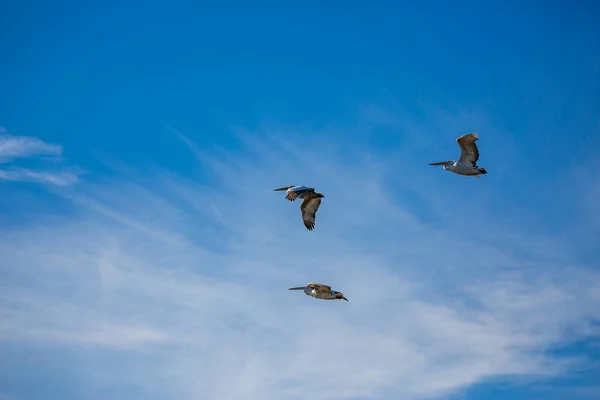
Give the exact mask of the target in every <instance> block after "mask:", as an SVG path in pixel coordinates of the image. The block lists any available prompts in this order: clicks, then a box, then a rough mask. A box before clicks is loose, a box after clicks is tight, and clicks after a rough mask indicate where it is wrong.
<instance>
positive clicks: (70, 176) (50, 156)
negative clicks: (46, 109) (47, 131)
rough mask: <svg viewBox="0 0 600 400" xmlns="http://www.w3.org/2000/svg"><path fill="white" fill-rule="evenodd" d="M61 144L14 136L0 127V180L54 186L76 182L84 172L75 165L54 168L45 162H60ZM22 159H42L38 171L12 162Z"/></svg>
mask: <svg viewBox="0 0 600 400" xmlns="http://www.w3.org/2000/svg"><path fill="white" fill-rule="evenodd" d="M62 154H63V149H62V146H60V145H57V144H51V143H46V142H44V141H42V140H40V139H38V138H36V137H29V136H15V135H11V134H9V133H8V131H7V130H6V129H5V128H2V127H0V164H4V165H5V166H3V167H2V168H1V169H0V180H4V181H14V182H37V183H42V184H51V185H57V186H69V185H72V184H74V183H76V182H77V181H78V178H79V176H80V175H81V174H83V173H84V172H85V171H84V170H83V169H81V168H79V167H76V166H70V167H67V168H62V169H56V167H54V168H47V167H46V166H45V164H48V163H51V164H57V163H61V162H62V161H63V159H62ZM23 159H30V160H31V159H34V160H36V161H43V163H42V164H41V165H42V168H43V169H42V170H40V169H37V170H35V169H32V168H28V167H23V166H17V165H14V164H16V163H18V162H19V161H20V160H23Z"/></svg>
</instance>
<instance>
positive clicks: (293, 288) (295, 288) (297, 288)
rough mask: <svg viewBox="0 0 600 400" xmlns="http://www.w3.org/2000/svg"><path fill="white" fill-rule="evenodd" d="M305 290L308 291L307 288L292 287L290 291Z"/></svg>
mask: <svg viewBox="0 0 600 400" xmlns="http://www.w3.org/2000/svg"><path fill="white" fill-rule="evenodd" d="M304 289H306V286H299V287H291V288H289V289H288V290H304Z"/></svg>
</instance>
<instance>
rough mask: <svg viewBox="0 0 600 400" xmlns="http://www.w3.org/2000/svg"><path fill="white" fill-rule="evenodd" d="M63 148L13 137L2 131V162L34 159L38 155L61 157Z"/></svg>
mask: <svg viewBox="0 0 600 400" xmlns="http://www.w3.org/2000/svg"><path fill="white" fill-rule="evenodd" d="M61 154H62V146H60V145H56V144H50V143H45V142H43V141H41V140H40V139H38V138H35V137H29V136H13V135H9V134H7V133H6V130H0V162H1V161H2V159H3V158H18V157H32V156H38V155H52V156H60V155H61Z"/></svg>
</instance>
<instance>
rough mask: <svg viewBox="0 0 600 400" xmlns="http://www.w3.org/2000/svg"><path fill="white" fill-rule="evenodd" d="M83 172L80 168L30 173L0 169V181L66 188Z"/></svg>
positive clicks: (28, 170) (29, 171)
mask: <svg viewBox="0 0 600 400" xmlns="http://www.w3.org/2000/svg"><path fill="white" fill-rule="evenodd" d="M83 172H84V171H83V170H82V169H80V168H76V167H74V168H69V169H65V170H59V171H43V172H38V171H32V170H31V169H28V168H10V169H4V170H1V169H0V180H5V181H18V182H38V183H47V184H53V185H58V186H68V185H72V184H74V183H76V182H77V181H78V177H79V175H81V174H82V173H83Z"/></svg>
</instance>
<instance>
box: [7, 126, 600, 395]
mask: <svg viewBox="0 0 600 400" xmlns="http://www.w3.org/2000/svg"><path fill="white" fill-rule="evenodd" d="M261 133H262V132H261ZM286 133H289V132H271V134H270V135H258V134H255V133H252V132H243V135H240V140H241V141H242V144H243V148H244V154H243V155H239V154H238V155H237V156H236V157H233V156H232V155H231V154H230V153H228V152H227V151H222V152H221V153H215V152H212V153H210V154H209V153H208V152H202V150H201V149H200V148H199V147H198V146H197V145H195V144H194V141H193V139H192V138H189V137H188V136H186V135H184V134H182V133H180V134H179V138H180V139H184V142H182V145H188V146H190V149H191V150H192V151H194V153H195V154H196V155H197V156H198V157H201V158H199V160H198V161H199V162H201V163H202V165H203V166H204V167H205V168H206V170H208V171H210V172H211V174H212V176H213V177H214V178H215V182H217V183H215V184H211V185H208V184H204V183H200V182H198V180H197V179H193V178H191V177H189V176H183V175H180V174H177V173H175V172H172V171H169V170H158V171H154V172H153V174H152V175H144V174H142V173H139V174H136V173H135V171H134V172H132V170H131V169H127V172H122V173H121V174H117V176H115V177H113V178H111V179H108V180H104V181H102V182H93V181H87V182H86V181H83V182H81V184H80V185H77V186H74V187H73V188H72V189H71V190H70V191H69V192H68V193H61V195H64V196H65V200H66V201H73V202H72V206H73V207H77V209H78V210H79V211H80V212H79V213H77V214H73V215H71V214H70V215H69V216H64V217H63V218H62V219H57V217H56V216H53V219H52V221H53V223H52V224H43V223H42V224H39V225H36V226H35V227H25V226H23V227H12V228H10V229H7V230H4V231H3V232H1V233H0V252H1V253H2V254H3V261H4V262H3V263H2V264H1V265H2V267H1V268H2V269H1V271H2V272H3V274H4V275H6V276H9V274H8V272H10V279H7V280H2V282H0V314H1V315H2V316H3V318H2V320H3V325H2V329H1V330H0V340H1V341H5V342H14V341H18V342H19V343H21V344H23V345H27V344H29V345H36V346H52V347H56V346H58V347H59V348H62V349H64V351H65V352H80V353H81V354H82V355H83V357H84V358H85V359H86V360H88V361H87V362H86V363H83V361H81V360H80V361H77V359H75V360H73V359H68V358H67V359H66V360H60V359H57V360H53V361H52V368H56V367H59V368H64V370H71V369H73V368H87V369H88V372H89V374H87V375H86V376H92V375H93V377H94V378H93V379H92V378H89V379H88V378H85V377H81V376H78V377H77V379H75V378H73V379H74V380H72V381H71V385H74V386H75V385H77V386H78V387H80V388H79V389H78V390H79V391H82V390H83V391H84V392H85V391H92V390H97V388H98V387H99V386H98V385H102V387H103V388H104V390H109V389H110V390H114V392H111V393H115V396H114V397H113V398H120V397H119V395H117V393H119V390H123V389H124V388H128V389H127V390H132V389H131V388H135V390H137V391H136V392H135V393H138V394H141V393H150V392H153V393H156V396H157V398H168V397H170V398H172V397H177V398H182V399H196V398H203V399H209V400H210V399H219V400H221V399H239V398H244V399H250V400H252V399H263V398H288V399H300V398H304V397H305V396H306V389H307V387H310V388H311V390H312V392H311V397H313V398H315V399H347V398H356V399H388V398H390V397H391V398H404V399H409V400H421V399H432V398H434V399H438V398H447V396H449V395H451V394H456V393H461V392H462V391H463V390H465V389H467V388H469V387H471V386H472V385H475V384H478V383H481V382H484V381H486V380H489V379H492V378H505V379H511V378H515V379H522V378H527V379H532V380H536V379H550V378H552V377H556V376H560V375H564V374H567V373H569V371H571V370H572V369H573V368H575V369H577V368H583V367H585V365H587V362H588V361H589V360H586V359H585V358H581V357H569V356H566V355H561V356H559V355H557V354H555V353H553V351H552V350H551V349H553V348H560V347H562V346H566V345H568V344H570V343H573V342H576V341H578V340H583V339H586V338H589V337H591V336H593V335H595V334H597V333H598V332H597V328H596V327H595V325H594V319H595V318H596V316H597V310H598V308H599V307H600V295H599V293H598V289H597V288H598V287H600V276H599V275H598V273H597V272H595V271H593V270H591V269H590V268H588V267H587V266H586V265H585V264H575V263H573V262H571V261H569V260H568V259H566V258H565V256H564V254H561V253H562V252H563V248H562V247H561V243H562V242H561V241H560V240H558V239H557V238H555V237H552V236H550V235H548V236H545V235H542V234H537V235H536V234H533V233H532V232H528V231H526V230H524V229H523V228H522V227H520V226H512V225H504V226H502V225H499V224H497V223H496V220H495V218H494V216H493V215H492V213H487V212H486V211H485V210H484V211H480V213H479V214H478V227H479V228H480V229H481V233H480V234H479V235H478V241H477V244H476V245H474V243H473V240H472V238H471V237H456V236H454V235H452V232H455V231H456V226H457V222H459V221H461V220H462V219H463V216H464V215H467V214H466V213H468V210H469V208H470V204H461V203H456V204H455V205H454V208H453V210H454V213H453V214H454V216H452V215H449V216H448V217H447V219H441V220H440V221H439V222H436V223H435V224H433V223H430V222H428V221H426V220H425V219H423V218H422V217H420V216H419V215H418V213H414V212H411V211H409V210H410V209H411V207H414V204H410V203H411V199H409V198H403V197H398V196H395V197H392V195H394V193H391V192H390V190H389V188H390V187H391V185H390V182H391V181H390V176H389V174H388V172H389V171H388V169H387V167H385V166H383V164H382V163H380V162H377V161H375V160H374V159H373V154H370V153H368V152H367V150H365V149H360V148H355V149H353V150H354V151H355V157H354V158H353V162H352V163H348V162H346V161H345V157H344V156H343V155H342V154H340V153H339V152H337V151H334V150H333V148H332V147H328V146H327V145H326V144H327V143H326V140H325V139H318V138H316V139H315V138H313V139H307V138H306V136H303V137H302V138H303V139H302V140H303V141H302V143H300V142H297V141H294V139H290V138H291V137H300V136H297V135H296V136H294V135H289V134H286ZM307 140H309V141H311V140H312V141H313V143H310V145H311V146H310V148H311V149H312V151H311V153H309V154H306V152H303V151H302V149H303V148H305V146H306V145H307ZM415 140H417V139H415ZM319 143H321V144H322V145H321V146H319V145H317V144H319ZM486 156H488V157H489V158H488V160H492V159H493V151H489V152H486ZM398 157H399V158H400V159H402V157H405V158H404V160H405V161H404V162H406V163H407V164H411V163H414V160H411V159H408V158H406V157H409V154H408V153H406V154H398ZM488 162H491V161H488ZM413 165H414V164H413ZM123 171H124V170H123ZM435 172H436V173H438V176H436V177H435V178H432V179H439V182H443V181H444V180H449V179H452V178H453V177H452V176H451V175H444V171H437V170H436V171H435ZM432 173H433V172H432ZM417 175H418V174H417ZM405 179H406V180H407V181H408V180H410V183H408V182H407V187H411V186H417V185H416V183H415V180H418V179H423V180H424V182H426V183H427V182H428V181H427V179H426V178H425V177H424V176H419V175H418V176H417V177H416V178H409V177H406V178H405ZM340 182H348V183H351V184H340ZM459 182H460V181H459ZM461 183H463V182H461ZM479 183H481V182H476V181H474V182H472V184H473V185H476V184H479ZM288 184H310V185H311V186H313V187H315V188H318V190H319V191H321V192H323V193H324V194H325V196H326V197H325V199H324V201H323V203H322V205H321V208H320V209H319V213H318V214H317V226H316V229H315V230H314V231H312V232H308V231H306V229H305V228H304V227H303V225H302V222H301V218H300V210H299V204H298V202H296V203H290V202H287V201H285V199H283V196H282V195H281V193H276V192H275V193H274V192H272V189H273V188H275V187H278V186H284V185H288ZM457 185H458V184H457ZM450 186H452V185H448V186H444V185H443V184H442V185H441V186H437V185H427V184H422V185H421V189H420V191H419V192H418V196H417V198H418V199H420V200H422V204H420V206H421V207H423V208H424V210H426V211H430V212H433V213H436V212H439V210H441V209H442V205H443V204H444V202H445V201H446V198H439V197H436V196H435V194H436V193H437V192H439V191H440V190H450V191H451V190H453V189H452V188H449V187H450ZM480 186H481V185H480ZM357 188H360V190H357ZM449 193H450V192H448V193H447V194H449ZM365 194H367V195H365ZM447 214H449V213H447ZM491 227H495V228H497V229H496V230H495V231H494V232H493V234H492V233H486V232H485V231H486V229H487V228H490V229H489V230H490V231H491V230H492V229H491ZM309 281H318V282H324V283H328V284H331V285H332V287H333V288H334V289H337V290H341V291H342V292H344V294H345V295H346V297H348V299H349V300H350V302H349V303H346V302H322V301H317V300H314V299H311V298H308V297H306V296H304V295H303V294H302V293H301V292H288V291H287V290H286V289H287V288H288V287H292V286H300V285H303V284H305V283H307V282H309ZM106 351H110V360H111V365H113V366H114V368H103V367H102V365H103V364H102V362H101V361H100V360H104V358H102V357H106V356H103V355H105V354H106ZM24 359H25V360H26V358H24ZM140 360H144V362H141V361H140ZM14 362H15V363H18V362H22V363H26V361H14ZM57 363H58V364H57ZM30 367H31V366H30ZM35 367H36V368H43V367H44V366H43V365H42V366H40V365H39V364H38V365H36V366H35ZM46 367H47V368H49V366H46ZM125 371H129V373H124V372H125ZM99 382H101V383H99Z"/></svg>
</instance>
